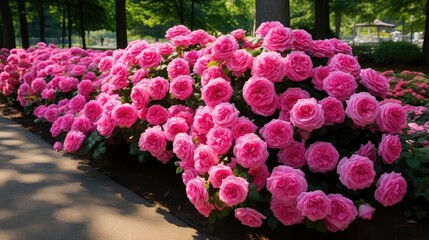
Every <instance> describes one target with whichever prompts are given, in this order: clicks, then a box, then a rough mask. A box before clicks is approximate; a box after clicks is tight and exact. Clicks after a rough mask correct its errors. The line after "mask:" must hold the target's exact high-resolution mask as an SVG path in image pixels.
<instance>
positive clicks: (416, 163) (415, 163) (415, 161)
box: [405, 158, 420, 169]
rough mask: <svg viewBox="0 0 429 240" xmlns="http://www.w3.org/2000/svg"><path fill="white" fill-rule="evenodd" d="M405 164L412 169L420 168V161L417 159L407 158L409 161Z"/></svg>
mask: <svg viewBox="0 0 429 240" xmlns="http://www.w3.org/2000/svg"><path fill="white" fill-rule="evenodd" d="M405 162H406V163H407V165H408V166H409V167H410V168H411V169H416V168H418V167H420V161H419V160H418V159H415V158H407V160H405Z"/></svg>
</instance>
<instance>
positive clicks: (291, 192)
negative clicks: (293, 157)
mask: <svg viewBox="0 0 429 240" xmlns="http://www.w3.org/2000/svg"><path fill="white" fill-rule="evenodd" d="M307 187H308V185H307V180H306V179H305V174H304V172H303V171H301V170H299V169H294V168H291V167H288V166H277V167H275V168H274V169H273V171H272V172H271V176H270V177H269V178H267V190H268V191H269V192H270V193H271V195H272V197H273V198H277V199H279V200H281V201H284V202H288V201H293V200H295V199H296V197H298V195H299V194H301V193H302V192H305V191H307Z"/></svg>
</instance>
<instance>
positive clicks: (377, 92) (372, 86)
mask: <svg viewBox="0 0 429 240" xmlns="http://www.w3.org/2000/svg"><path fill="white" fill-rule="evenodd" d="M360 83H361V84H362V85H363V86H364V87H365V88H366V89H368V92H370V93H371V94H372V95H374V96H380V97H382V98H385V97H386V94H387V92H388V91H389V87H390V85H389V80H388V79H387V78H386V77H385V76H383V75H381V74H378V73H377V72H376V71H374V70H373V69H371V68H367V69H363V70H362V71H361V72H360Z"/></svg>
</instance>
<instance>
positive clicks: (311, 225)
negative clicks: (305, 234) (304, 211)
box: [304, 218, 315, 229]
mask: <svg viewBox="0 0 429 240" xmlns="http://www.w3.org/2000/svg"><path fill="white" fill-rule="evenodd" d="M304 224H305V227H306V228H308V229H311V228H314V225H315V223H314V222H313V221H310V220H308V219H307V218H306V219H304Z"/></svg>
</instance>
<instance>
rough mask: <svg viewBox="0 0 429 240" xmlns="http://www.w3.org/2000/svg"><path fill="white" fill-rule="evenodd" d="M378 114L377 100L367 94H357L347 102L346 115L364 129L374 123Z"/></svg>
mask: <svg viewBox="0 0 429 240" xmlns="http://www.w3.org/2000/svg"><path fill="white" fill-rule="evenodd" d="M378 112H379V106H378V101H377V99H375V97H374V96H372V95H371V94H369V93H367V92H360V93H355V94H353V95H352V96H351V97H350V99H349V100H348V101H347V108H346V114H347V116H349V117H350V118H351V119H352V120H353V122H354V124H356V125H357V126H360V127H364V126H366V125H368V124H371V123H373V122H374V120H375V118H376V117H377V115H378Z"/></svg>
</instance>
